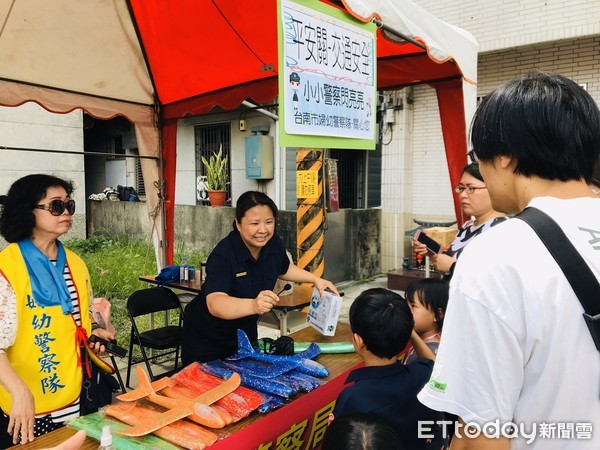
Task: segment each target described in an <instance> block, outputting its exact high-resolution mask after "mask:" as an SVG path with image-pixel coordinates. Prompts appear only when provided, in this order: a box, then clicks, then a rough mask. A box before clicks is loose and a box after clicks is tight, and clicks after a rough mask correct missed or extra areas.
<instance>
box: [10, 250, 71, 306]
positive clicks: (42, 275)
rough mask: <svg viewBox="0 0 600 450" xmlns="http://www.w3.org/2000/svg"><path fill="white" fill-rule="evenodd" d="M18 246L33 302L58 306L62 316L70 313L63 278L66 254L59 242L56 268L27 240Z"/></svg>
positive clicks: (69, 301) (69, 303) (68, 295)
mask: <svg viewBox="0 0 600 450" xmlns="http://www.w3.org/2000/svg"><path fill="white" fill-rule="evenodd" d="M18 245H19V249H20V250H21V255H23V259H24V260H25V265H26V266H27V272H28V273H29V280H30V282H31V291H32V292H33V298H34V299H35V301H36V302H37V303H38V304H39V305H40V306H42V307H44V306H57V305H60V306H61V308H62V310H63V313H64V314H69V313H70V312H72V311H73V303H72V302H71V294H70V293H69V288H68V287H67V282H66V281H65V277H64V271H65V265H66V264H67V254H66V253H65V249H64V247H63V245H62V244H61V242H60V241H58V240H57V241H56V245H57V246H58V256H57V258H56V266H55V265H54V264H52V262H51V261H50V259H48V257H47V256H46V255H44V254H43V253H42V251H41V250H40V249H39V248H37V247H36V246H35V245H34V243H33V242H31V240H30V239H29V238H26V239H23V240H22V241H19V243H18Z"/></svg>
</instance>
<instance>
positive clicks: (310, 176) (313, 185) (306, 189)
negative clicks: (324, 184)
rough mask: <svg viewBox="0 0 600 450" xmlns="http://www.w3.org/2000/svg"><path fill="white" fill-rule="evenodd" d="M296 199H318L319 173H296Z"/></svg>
mask: <svg viewBox="0 0 600 450" xmlns="http://www.w3.org/2000/svg"><path fill="white" fill-rule="evenodd" d="M296 197H297V198H319V171H318V170H297V171H296Z"/></svg>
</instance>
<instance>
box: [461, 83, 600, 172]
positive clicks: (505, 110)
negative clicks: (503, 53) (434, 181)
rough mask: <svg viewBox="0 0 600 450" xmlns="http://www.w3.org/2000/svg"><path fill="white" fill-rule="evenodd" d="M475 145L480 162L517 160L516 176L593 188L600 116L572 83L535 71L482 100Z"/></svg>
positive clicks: (473, 137) (473, 135)
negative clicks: (581, 182)
mask: <svg viewBox="0 0 600 450" xmlns="http://www.w3.org/2000/svg"><path fill="white" fill-rule="evenodd" d="M471 141H472V145H473V149H474V151H475V154H476V155H477V157H478V158H479V159H480V160H482V161H491V160H492V159H494V157H496V156H510V157H515V158H516V160H517V166H516V168H515V173H519V174H521V175H524V176H527V177H529V176H537V177H540V178H544V179H547V180H560V181H568V180H579V179H584V180H585V181H586V182H588V183H589V182H591V180H592V173H593V168H594V163H595V162H596V160H597V159H598V155H599V152H600V110H598V106H597V105H596V102H595V101H594V99H593V98H592V97H591V96H590V95H589V94H588V93H587V92H586V91H585V90H584V89H583V88H582V87H580V86H579V85H577V83H575V82H574V81H572V80H569V79H568V78H566V77H564V76H562V75H559V74H557V73H552V72H541V71H536V72H532V73H529V74H527V75H525V76H524V77H522V78H520V79H517V80H513V81H509V82H508V83H505V84H503V85H502V86H500V87H498V88H497V89H496V90H495V91H493V92H492V93H491V94H490V95H489V96H487V97H486V98H485V99H484V100H483V102H482V103H481V105H480V106H479V108H478V109H477V112H476V113H475V118H474V120H473V125H472V128H471Z"/></svg>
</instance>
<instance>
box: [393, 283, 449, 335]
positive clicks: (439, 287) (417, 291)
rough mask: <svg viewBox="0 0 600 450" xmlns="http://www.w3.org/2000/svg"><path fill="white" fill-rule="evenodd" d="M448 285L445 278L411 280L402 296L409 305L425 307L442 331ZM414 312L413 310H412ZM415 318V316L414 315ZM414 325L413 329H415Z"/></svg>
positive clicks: (436, 326)
mask: <svg viewBox="0 0 600 450" xmlns="http://www.w3.org/2000/svg"><path fill="white" fill-rule="evenodd" d="M449 291H450V286H449V284H448V282H447V281H446V280H438V279H436V278H421V279H417V280H415V281H413V282H412V283H410V284H409V285H408V287H407V288H406V291H405V292H404V296H405V297H406V301H407V302H408V303H409V304H410V306H411V307H413V308H417V307H422V308H425V309H427V310H428V311H429V313H431V320H432V322H433V324H434V326H435V328H436V329H437V331H438V332H439V331H442V326H443V324H444V315H445V314H446V307H447V306H448V295H449ZM413 314H414V311H413ZM415 320H416V317H415ZM417 328H418V327H417V326H416V325H415V330H416V331H417V333H419V332H420V331H419V330H417Z"/></svg>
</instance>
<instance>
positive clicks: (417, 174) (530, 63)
mask: <svg viewBox="0 0 600 450" xmlns="http://www.w3.org/2000/svg"><path fill="white" fill-rule="evenodd" d="M415 1H416V3H418V4H419V5H420V6H422V7H423V8H425V9H426V10H427V11H428V12H430V13H432V14H434V15H436V16H437V17H439V18H441V19H443V20H446V21H447V22H449V23H451V24H453V25H457V26H460V27H462V28H465V29H466V30H468V31H470V32H471V33H473V35H474V36H475V38H476V39H477V40H478V42H479V46H480V47H479V49H480V53H479V58H478V65H479V66H478V95H479V96H484V95H485V94H487V93H489V92H490V91H492V90H493V89H494V88H495V87H497V86H498V85H499V84H501V83H503V82H505V81H508V80H510V79H513V78H516V77H518V76H520V75H522V74H525V73H527V72H529V71H531V70H533V69H541V70H551V71H556V72H560V73H562V74H564V75H566V76H568V77H570V78H572V79H573V80H575V81H577V82H578V83H580V84H585V86H586V88H587V90H588V92H589V93H590V94H591V95H592V96H593V97H594V98H595V99H596V100H597V101H598V103H600V53H599V52H598V49H599V48H600V2H599V1H591V2H590V1H585V0H575V1H558V2H557V1H553V2H549V1H547V2H543V1H534V0H523V1H503V2H497V1H489V0H483V1H474V0H472V1H464V0H444V1H443V2H442V1H439V0H415ZM410 89H412V91H413V92H412V98H413V103H412V105H411V107H410V108H409V109H408V112H409V113H410V112H411V111H412V119H411V121H410V122H409V123H407V125H406V126H405V127H404V128H398V127H397V128H396V129H397V130H398V131H399V134H398V135H395V136H394V138H393V139H391V140H390V142H389V143H387V145H385V144H386V142H385V141H384V146H383V155H384V156H383V157H384V161H386V162H384V176H383V186H382V191H383V193H384V194H383V195H384V197H383V199H384V202H383V217H382V271H384V272H386V271H389V270H392V269H395V268H399V267H400V266H401V264H402V257H403V256H404V255H406V256H408V255H409V254H410V239H409V238H407V237H405V232H406V231H407V230H410V229H412V228H415V227H416V224H415V223H414V222H413V219H421V220H423V219H425V220H429V221H438V222H449V221H453V220H455V217H454V209H453V203H452V195H453V193H452V186H450V177H449V175H448V169H447V161H446V157H445V152H444V145H443V140H442V132H441V124H440V120H439V111H438V105H437V99H436V95H435V91H434V90H433V89H432V88H431V87H429V86H427V85H420V86H415V87H413V88H410ZM406 90H407V89H405V91H406ZM392 95H403V94H402V92H400V93H395V94H392ZM406 111H407V110H406V109H405V110H404V112H401V113H402V114H404V113H405V112H406ZM398 113H399V112H398V111H397V112H396V114H398ZM408 148H411V150H409V152H411V153H410V154H403V153H402V151H403V150H404V149H408ZM394 160H395V161H394ZM408 160H411V161H412V162H411V163H410V164H408V167H411V174H410V176H405V171H403V170H402V169H399V168H398V167H397V165H398V164H407V161H408ZM407 198H410V201H407V200H406V199H407Z"/></svg>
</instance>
